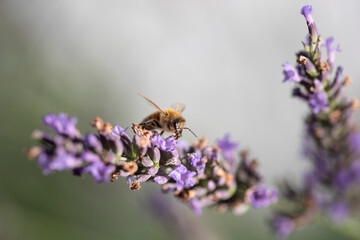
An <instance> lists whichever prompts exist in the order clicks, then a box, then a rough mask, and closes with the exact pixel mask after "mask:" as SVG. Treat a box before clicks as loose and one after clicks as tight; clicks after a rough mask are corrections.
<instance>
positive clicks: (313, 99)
mask: <svg viewBox="0 0 360 240" xmlns="http://www.w3.org/2000/svg"><path fill="white" fill-rule="evenodd" d="M308 103H309V106H310V107H311V108H312V112H313V113H314V114H318V113H319V112H320V111H321V110H323V109H325V108H327V107H328V106H329V105H328V103H327V100H326V94H325V93H324V92H315V93H313V94H310V95H309V100H308Z"/></svg>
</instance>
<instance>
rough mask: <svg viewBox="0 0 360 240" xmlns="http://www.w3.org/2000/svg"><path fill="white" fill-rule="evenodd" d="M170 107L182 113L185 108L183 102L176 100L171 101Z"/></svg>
mask: <svg viewBox="0 0 360 240" xmlns="http://www.w3.org/2000/svg"><path fill="white" fill-rule="evenodd" d="M171 107H172V108H173V109H174V110H175V111H177V112H178V113H182V112H183V111H184V109H185V104H183V103H179V102H177V103H173V104H172V105H171Z"/></svg>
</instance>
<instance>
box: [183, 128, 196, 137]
mask: <svg viewBox="0 0 360 240" xmlns="http://www.w3.org/2000/svg"><path fill="white" fill-rule="evenodd" d="M184 129H187V130H189V131H190V132H191V133H192V134H193V135H194V136H195V137H196V138H197V137H198V136H196V134H195V133H194V132H193V131H191V129H190V128H188V127H184Z"/></svg>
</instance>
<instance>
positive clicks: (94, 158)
mask: <svg viewBox="0 0 360 240" xmlns="http://www.w3.org/2000/svg"><path fill="white" fill-rule="evenodd" d="M81 159H83V160H84V161H86V162H89V163H92V162H98V161H101V159H100V157H99V155H97V154H95V153H93V152H91V151H85V152H83V153H82V154H81Z"/></svg>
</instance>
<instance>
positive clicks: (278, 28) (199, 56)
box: [0, 0, 360, 240]
mask: <svg viewBox="0 0 360 240" xmlns="http://www.w3.org/2000/svg"><path fill="white" fill-rule="evenodd" d="M321 3H323V2H321V1H314V11H315V14H314V18H315V19H316V20H317V21H318V22H319V23H320V24H318V27H319V26H321V27H319V28H320V31H321V30H322V29H323V30H324V31H323V32H324V33H325V34H329V35H330V34H331V35H335V39H336V40H337V41H338V42H340V43H341V45H342V46H343V47H342V48H343V49H345V50H346V51H344V54H343V53H341V54H342V56H341V57H339V58H338V59H339V61H340V62H342V63H344V67H345V70H347V72H348V73H349V74H351V75H352V77H353V79H354V80H355V81H354V84H353V86H352V89H351V90H350V91H349V94H351V95H359V84H358V83H357V80H358V79H359V78H360V76H359V74H360V71H359V68H358V63H359V62H360V60H359V56H360V54H359V53H360V49H359V46H358V45H359V44H358V42H359V36H360V33H359V29H352V30H344V29H345V28H343V27H344V24H351V23H357V22H359V16H358V14H357V13H358V10H360V5H359V3H358V2H357V1H348V2H347V3H348V5H349V6H340V7H338V6H337V3H336V1H327V5H326V6H325V7H324V6H323V5H322V4H321ZM350 3H351V4H350ZM302 4H303V2H302V1H299V2H296V3H295V2H294V3H292V2H290V1H274V2H272V3H267V2H265V1H264V2H261V1H254V2H252V3H249V2H248V3H245V2H244V3H240V1H239V2H236V1H221V3H220V2H216V1H184V2H181V3H180V2H176V1H154V2H153V3H151V2H150V1H149V2H146V1H136V3H135V2H132V1H108V2H106V3H105V2H104V1H76V3H75V1H49V2H46V1H32V0H28V1H25V0H24V1H21V0H14V1H6V0H5V1H0V31H1V32H0V63H1V64H0V79H1V86H0V91H1V92H0V106H1V110H2V114H1V125H0V126H1V130H0V134H1V135H0V150H1V156H2V160H1V162H2V165H1V167H0V239H9V240H10V239H29V240H30V239H34V240H35V239H36V240H39V239H87V240H90V239H140V238H146V239H275V238H274V236H273V234H272V233H271V231H270V230H269V229H268V227H267V225H266V221H267V219H268V217H269V212H268V211H267V210H250V211H249V212H248V213H247V214H246V215H244V216H234V215H232V214H229V213H225V214H218V213H215V212H213V211H211V210H206V211H205V212H204V215H203V216H201V217H198V216H195V215H194V214H192V213H191V211H190V210H189V209H187V207H185V206H183V205H182V204H180V203H178V202H177V201H176V200H174V199H173V198H172V197H171V196H164V199H165V201H166V202H169V203H170V204H171V211H174V212H175V213H174V214H175V215H174V214H173V215H171V216H163V217H161V216H158V215H157V214H154V213H153V212H152V211H151V208H152V207H151V204H149V202H150V200H149V199H150V196H152V195H153V194H154V193H155V195H160V194H161V192H160V189H159V188H158V186H155V185H154V184H144V185H143V188H142V189H141V190H140V191H131V190H129V189H128V188H127V185H126V183H125V181H124V180H123V179H121V180H120V181H117V182H115V183H111V184H97V183H95V182H94V181H93V180H92V179H91V178H90V177H89V176H87V177H85V178H77V177H73V176H72V175H71V173H68V172H63V173H56V174H52V175H49V176H43V175H42V174H41V171H40V169H39V168H38V167H37V164H36V163H35V162H32V161H29V160H27V159H26V157H25V156H24V154H23V150H24V148H26V147H28V146H31V145H32V144H34V142H32V141H31V140H30V139H29V135H30V133H31V132H32V130H34V129H36V128H42V125H41V117H42V116H43V115H44V114H46V113H49V112H55V113H58V112H66V113H68V114H69V115H71V116H76V117H77V118H78V120H79V123H78V127H79V129H80V130H81V131H82V132H86V131H89V130H91V128H90V127H89V125H88V122H89V121H90V120H92V119H93V118H94V117H95V116H96V115H100V116H101V117H102V118H103V119H105V120H106V121H110V122H112V123H114V124H120V125H122V126H123V127H125V126H129V125H130V124H131V122H137V121H139V120H140V119H141V118H142V117H143V116H145V115H146V114H148V113H150V112H151V111H152V109H151V108H149V107H148V105H147V104H145V103H144V101H143V100H142V99H140V98H139V97H138V96H136V94H134V91H135V90H139V91H141V92H143V93H144V94H145V95H146V96H149V97H150V98H152V99H153V100H154V101H156V102H158V103H159V104H160V105H161V106H166V104H168V105H170V104H171V103H172V102H176V101H182V102H184V103H185V104H186V105H187V107H188V108H187V109H186V112H184V114H185V116H186V117H187V120H188V123H189V127H191V128H192V129H193V130H194V131H195V132H196V133H197V134H198V135H200V136H204V135H206V136H208V137H209V139H210V141H214V140H215V139H216V138H218V137H221V136H222V134H223V133H225V132H227V131H230V132H232V135H233V138H234V139H236V140H242V141H241V146H242V147H251V149H252V153H253V154H254V155H255V156H258V157H259V160H260V163H261V165H262V168H261V171H262V172H263V173H264V175H265V177H266V179H267V184H270V185H272V184H274V181H275V180H277V179H281V178H282V177H288V176H295V178H301V175H302V170H303V169H305V168H306V166H307V164H306V162H305V161H301V160H300V159H301V157H300V156H299V151H300V150H299V149H300V145H301V135H302V134H301V131H302V125H301V119H302V117H303V116H304V114H305V109H306V108H305V106H302V104H301V103H299V102H298V101H295V100H291V99H290V98H289V90H290V88H289V86H285V85H281V79H282V76H281V71H282V70H281V67H280V65H281V63H282V62H284V61H286V60H292V63H293V62H295V59H292V58H294V52H295V51H296V50H298V49H300V48H301V44H300V41H301V40H302V39H303V38H304V36H305V34H306V30H307V29H306V25H305V21H304V20H303V19H302V17H301V16H300V14H299V10H300V8H301V6H302ZM344 16H347V17H348V18H347V19H345V18H344ZM334 19H339V21H336V20H334ZM342 31H346V33H343V32H342ZM350 34H351V35H350ZM350 49H351V50H350ZM345 52H346V53H345ZM346 59H347V60H346ZM274 93H276V94H274ZM204 106H208V107H205V108H206V109H204ZM254 110H255V111H254ZM275 113H278V114H275ZM357 116H358V115H357ZM239 122H240V124H239ZM232 126H234V127H232ZM184 139H186V140H188V141H193V138H192V136H191V135H187V136H185V137H184ZM289 139H291V140H290V141H289ZM284 144H287V145H285V146H287V147H286V149H285V150H284V151H283V152H280V151H278V150H277V148H278V147H279V146H284ZM299 169H300V171H299ZM181 232H182V233H183V234H180V233H181ZM185 233H187V234H185ZM189 233H190V234H189ZM290 239H309V240H310V239H346V238H345V237H344V236H342V235H339V233H337V232H335V231H333V230H331V228H328V227H326V226H323V225H319V224H312V225H310V226H308V227H306V228H304V229H302V230H300V231H299V232H297V233H295V234H294V235H292V236H291V238H290Z"/></svg>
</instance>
